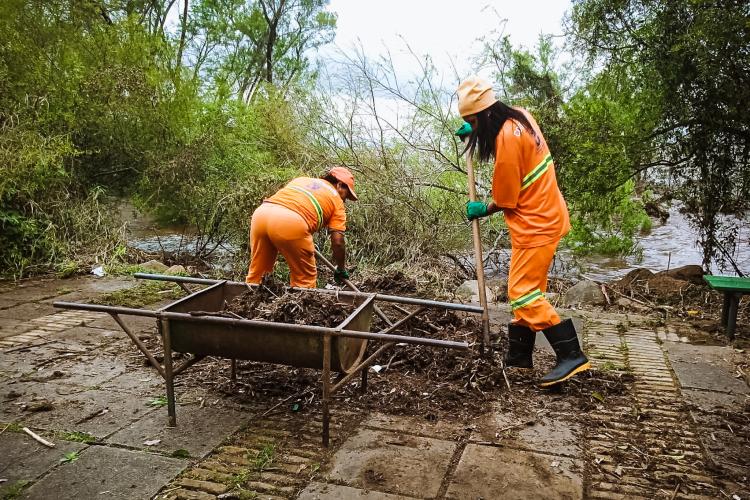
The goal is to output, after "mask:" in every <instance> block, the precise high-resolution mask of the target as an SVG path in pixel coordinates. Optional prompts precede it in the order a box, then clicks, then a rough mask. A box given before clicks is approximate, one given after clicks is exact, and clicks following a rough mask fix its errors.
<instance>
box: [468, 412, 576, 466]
mask: <svg viewBox="0 0 750 500" xmlns="http://www.w3.org/2000/svg"><path fill="white" fill-rule="evenodd" d="M572 411H575V410H574V409H571V412H572ZM526 421H530V422H534V424H533V425H524V423H525V422H526ZM519 425H520V427H519ZM579 434H580V427H579V426H578V425H577V424H575V423H572V422H569V421H566V420H563V419H561V418H558V417H554V416H551V415H548V416H545V415H539V416H530V417H529V418H528V419H519V418H518V416H513V417H511V416H509V415H508V414H507V413H505V412H504V410H503V409H502V408H496V409H494V410H493V412H492V413H490V414H488V415H485V416H484V417H482V418H480V419H479V420H478V421H477V424H476V431H475V432H473V433H472V434H471V438H470V441H472V442H475V443H476V442H480V443H483V444H488V443H491V444H497V445H500V446H507V447H511V448H521V449H525V450H531V451H541V452H544V453H550V454H553V455H561V456H568V457H578V456H580V455H581V454H582V453H583V450H582V448H581V443H582V441H581V439H579V438H578V437H577V435H579Z"/></svg>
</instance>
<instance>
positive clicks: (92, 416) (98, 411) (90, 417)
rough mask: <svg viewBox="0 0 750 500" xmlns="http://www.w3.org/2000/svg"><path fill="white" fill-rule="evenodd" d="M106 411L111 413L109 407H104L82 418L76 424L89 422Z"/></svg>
mask: <svg viewBox="0 0 750 500" xmlns="http://www.w3.org/2000/svg"><path fill="white" fill-rule="evenodd" d="M105 413H109V408H102V409H101V410H97V411H95V412H94V413H91V414H89V415H87V416H85V417H83V418H82V419H81V420H79V421H78V422H76V425H79V424H82V423H84V422H88V421H89V420H91V419H93V418H96V417H98V416H100V415H104V414H105Z"/></svg>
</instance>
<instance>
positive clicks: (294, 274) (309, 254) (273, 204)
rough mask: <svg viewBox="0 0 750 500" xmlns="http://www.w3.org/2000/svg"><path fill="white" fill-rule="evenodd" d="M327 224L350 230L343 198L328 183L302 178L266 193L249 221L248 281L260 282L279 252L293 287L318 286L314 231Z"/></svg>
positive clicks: (327, 225) (270, 269)
mask: <svg viewBox="0 0 750 500" xmlns="http://www.w3.org/2000/svg"><path fill="white" fill-rule="evenodd" d="M323 227H327V228H328V230H329V231H345V230H346V211H345V210H344V201H343V200H342V199H341V197H340V196H339V194H338V191H336V188H335V187H333V185H331V183H330V182H328V181H325V180H323V179H315V178H311V177H298V178H296V179H293V180H292V181H290V182H289V184H287V185H286V186H284V187H283V188H282V189H280V190H279V191H277V192H276V194H274V195H273V196H271V197H270V198H267V199H266V200H264V201H263V203H262V204H261V205H260V206H259V207H258V208H257V209H256V210H255V211H254V212H253V216H252V219H251V221H250V252H251V260H250V267H249V269H248V272H247V278H245V281H246V282H247V283H260V281H261V279H263V276H264V275H265V274H267V273H270V272H272V271H273V266H274V264H275V263H276V257H277V256H278V254H279V252H281V255H283V256H284V259H285V260H286V262H287V264H288V265H289V270H290V271H291V278H290V282H291V285H292V286H297V287H303V288H315V286H316V284H317V278H318V271H317V269H316V267H315V245H314V244H313V238H312V235H313V233H314V232H316V231H318V230H319V229H321V228H323Z"/></svg>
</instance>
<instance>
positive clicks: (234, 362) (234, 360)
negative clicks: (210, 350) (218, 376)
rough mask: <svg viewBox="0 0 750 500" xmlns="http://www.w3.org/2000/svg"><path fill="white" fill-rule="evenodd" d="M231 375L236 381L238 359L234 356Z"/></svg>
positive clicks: (233, 380)
mask: <svg viewBox="0 0 750 500" xmlns="http://www.w3.org/2000/svg"><path fill="white" fill-rule="evenodd" d="M229 377H230V378H231V379H232V382H235V381H236V380H237V360H236V359H234V358H232V365H231V367H230V371H229Z"/></svg>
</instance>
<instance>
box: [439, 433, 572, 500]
mask: <svg viewBox="0 0 750 500" xmlns="http://www.w3.org/2000/svg"><path fill="white" fill-rule="evenodd" d="M582 477H583V464H582V463H581V462H579V461H577V460H572V459H570V458H564V457H555V456H550V455H542V454H539V453H532V452H528V451H519V450H512V449H508V448H499V447H495V446H480V445H476V444H469V445H467V446H466V449H465V450H464V453H463V455H462V456H461V459H460V461H459V462H458V466H457V468H456V472H455V473H454V474H453V478H452V481H451V483H450V485H449V486H448V491H447V493H446V496H445V497H446V499H455V500H464V499H467V498H473V499H474V498H487V499H489V498H503V499H508V500H514V499H519V500H522V499H527V498H556V499H579V498H583V480H582Z"/></svg>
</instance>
